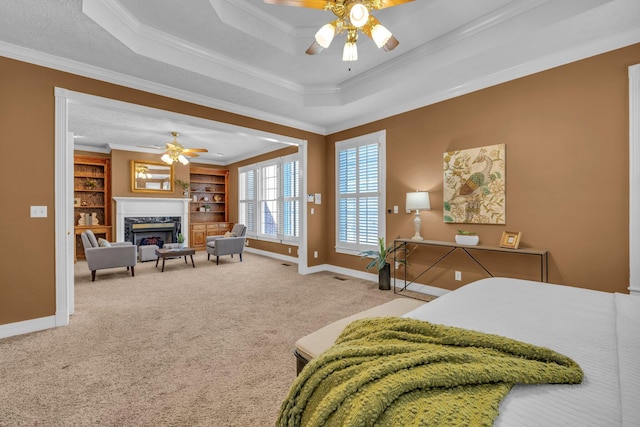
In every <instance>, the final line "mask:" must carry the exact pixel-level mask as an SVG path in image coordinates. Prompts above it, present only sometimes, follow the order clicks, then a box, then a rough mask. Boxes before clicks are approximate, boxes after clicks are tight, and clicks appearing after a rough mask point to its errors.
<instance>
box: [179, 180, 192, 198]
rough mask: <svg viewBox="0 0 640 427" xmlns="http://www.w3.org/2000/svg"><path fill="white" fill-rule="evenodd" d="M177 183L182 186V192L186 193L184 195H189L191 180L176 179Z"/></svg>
mask: <svg viewBox="0 0 640 427" xmlns="http://www.w3.org/2000/svg"><path fill="white" fill-rule="evenodd" d="M176 184H177V185H179V186H180V187H182V194H183V195H184V197H189V181H183V180H181V179H176Z"/></svg>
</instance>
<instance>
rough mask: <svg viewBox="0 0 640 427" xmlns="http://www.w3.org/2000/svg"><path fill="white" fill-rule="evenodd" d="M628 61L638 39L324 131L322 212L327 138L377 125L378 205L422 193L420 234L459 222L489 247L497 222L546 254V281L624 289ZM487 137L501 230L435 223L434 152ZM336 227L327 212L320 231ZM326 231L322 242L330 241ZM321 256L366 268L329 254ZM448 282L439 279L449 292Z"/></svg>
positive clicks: (635, 58) (399, 223)
mask: <svg viewBox="0 0 640 427" xmlns="http://www.w3.org/2000/svg"><path fill="white" fill-rule="evenodd" d="M637 63H640V45H634V46H631V47H628V48H625V49H621V50H616V51H612V52H609V53H607V54H604V55H600V56H597V57H594V58H590V59H586V60H583V61H579V62H575V63H572V64H568V65H566V66H563V67H559V68H556V69H552V70H549V71H545V72H541V73H538V74H535V75H532V76H528V77H525V78H521V79H518V80H515V81H512V82H509V83H506V84H501V85H498V86H495V87H491V88H488V89H485V90H482V91H478V92H475V93H471V94H469V95H465V96H461V97H458V98H455V99H451V100H448V101H445V102H440V103H438V104H435V105H431V106H428V107H424V108H421V109H418V110H414V111H412V112H409V113H406V114H401V115H398V116H395V117H390V118H387V119H384V120H380V121H377V122H374V123H370V124H367V125H365V126H361V127H359V128H357V129H351V130H348V131H345V132H340V133H337V134H334V135H330V136H329V137H328V144H327V155H326V159H327V168H326V170H327V173H326V178H327V188H328V191H329V194H328V197H327V198H326V200H327V204H328V206H327V208H328V209H329V211H331V212H333V210H334V204H335V202H334V197H335V194H334V191H333V188H334V185H335V178H334V174H335V171H334V165H333V162H332V161H331V159H333V158H334V156H335V147H334V144H335V142H336V141H340V140H344V139H348V138H352V137H354V136H357V135H362V134H367V133H371V132H375V131H378V130H382V129H386V131H387V207H392V206H393V205H398V206H399V207H400V211H401V212H402V211H403V209H404V205H405V194H406V193H407V192H408V191H413V190H415V189H422V190H428V191H429V192H430V196H431V207H432V210H431V211H428V212H424V213H422V215H421V217H422V235H423V236H425V237H426V238H429V239H433V240H446V241H453V239H454V235H455V234H456V230H457V229H458V228H464V229H468V230H471V231H475V232H477V233H478V234H479V235H480V239H481V243H483V244H486V245H494V246H497V245H498V244H499V241H500V237H501V234H502V232H503V231H504V230H509V231H520V232H522V243H521V246H523V247H537V248H546V249H548V250H549V253H550V272H549V275H550V281H551V282H556V283H562V284H568V285H572V286H580V287H585V288H590V289H600V290H605V291H617V292H627V286H628V285H629V249H628V248H629V215H628V210H629V202H628V194H629V182H628V180H629V166H628V164H629V157H628V152H629V121H628V116H629V110H628V67H629V66H630V65H634V64H637ZM497 143H504V144H506V156H507V163H506V167H507V171H506V175H507V181H506V186H507V189H506V194H507V202H506V209H507V212H506V219H507V224H506V226H498V225H464V226H463V227H461V226H460V225H459V224H445V223H444V222H443V219H442V155H443V153H444V152H445V151H451V150H458V149H465V148H473V147H480V146H484V145H492V144H497ZM412 221H413V216H412V215H410V214H405V213H400V214H398V215H393V214H390V215H387V236H386V237H387V239H393V238H394V237H396V236H398V235H400V236H403V237H410V236H412V235H413V223H412ZM334 227H335V219H334V218H333V217H332V216H329V217H328V226H327V230H333V229H334ZM327 236H328V240H329V243H330V245H329V247H331V246H332V244H333V243H334V241H335V238H334V236H333V234H330V233H328V234H327ZM509 262H511V261H509ZM328 263H329V264H334V265H339V266H343V267H347V268H354V269H362V267H363V265H364V263H363V261H362V260H360V259H358V258H357V257H351V256H344V255H339V254H335V253H333V252H332V253H330V256H329V258H328ZM504 267H505V268H507V267H508V266H504ZM474 274H475V273H474ZM449 275H450V276H453V274H452V272H450V274H449ZM463 276H465V274H464V272H463ZM471 276H472V277H473V274H472V275H471ZM451 279H453V277H450V278H445V280H442V281H439V282H438V284H439V286H442V287H447V288H450V289H452V288H454V287H455V286H457V284H456V283H454V282H453V281H452V280H451ZM458 283H459V282H458Z"/></svg>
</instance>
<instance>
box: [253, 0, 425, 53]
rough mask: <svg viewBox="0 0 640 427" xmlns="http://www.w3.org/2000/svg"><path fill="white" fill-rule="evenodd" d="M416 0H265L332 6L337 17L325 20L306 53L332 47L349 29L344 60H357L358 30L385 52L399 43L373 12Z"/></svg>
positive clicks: (330, 8)
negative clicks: (339, 36) (338, 37)
mask: <svg viewBox="0 0 640 427" xmlns="http://www.w3.org/2000/svg"><path fill="white" fill-rule="evenodd" d="M411 1H413V0H264V2H265V3H269V4H281V5H287V6H298V7H308V8H312V9H324V10H330V11H331V12H333V13H334V15H336V16H337V17H338V19H336V20H334V21H332V22H330V23H328V24H325V25H324V26H322V27H321V28H320V29H319V30H318V32H317V33H316V37H315V38H316V41H315V42H313V44H311V46H309V49H307V51H306V53H307V55H315V54H317V53H320V52H322V50H323V49H325V48H327V47H329V45H330V44H331V41H333V38H334V37H335V35H336V34H341V33H345V32H346V33H347V42H346V43H345V45H344V50H343V52H342V60H343V61H357V60H358V48H357V47H356V42H357V41H358V31H360V32H361V33H363V34H364V35H366V36H368V37H369V38H371V39H372V40H373V41H374V43H375V44H376V46H378V48H381V49H384V50H385V51H386V52H388V51H390V50H393V49H395V48H396V46H398V44H399V43H400V42H399V41H398V39H396V38H395V37H393V34H391V32H390V31H389V30H387V29H386V28H385V27H384V26H383V25H382V24H380V22H379V21H378V20H377V19H376V18H375V17H374V16H373V15H371V14H370V12H371V11H372V10H378V9H384V8H387V7H392V6H397V5H400V4H403V3H409V2H411Z"/></svg>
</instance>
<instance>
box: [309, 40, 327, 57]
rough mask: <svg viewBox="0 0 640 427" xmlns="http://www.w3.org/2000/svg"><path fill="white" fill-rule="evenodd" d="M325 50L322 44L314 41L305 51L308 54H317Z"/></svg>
mask: <svg viewBox="0 0 640 427" xmlns="http://www.w3.org/2000/svg"><path fill="white" fill-rule="evenodd" d="M323 50H324V48H323V47H322V46H320V45H319V44H318V42H313V43H312V44H311V46H309V49H307V50H306V51H305V53H306V54H307V55H316V54H318V53H320V52H322V51H323Z"/></svg>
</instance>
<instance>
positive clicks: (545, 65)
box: [327, 28, 640, 135]
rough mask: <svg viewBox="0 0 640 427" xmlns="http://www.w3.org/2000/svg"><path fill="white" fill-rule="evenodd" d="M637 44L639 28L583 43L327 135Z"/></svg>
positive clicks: (338, 126) (338, 127)
mask: <svg viewBox="0 0 640 427" xmlns="http://www.w3.org/2000/svg"><path fill="white" fill-rule="evenodd" d="M635 43H640V28H639V29H635V30H631V31H628V32H626V33H622V34H616V35H615V36H611V37H608V38H605V39H599V40H596V41H591V42H588V43H584V44H582V45H580V46H577V47H572V48H570V49H566V50H563V51H559V52H555V53H553V54H551V55H547V56H544V57H542V58H538V59H535V60H533V61H530V62H527V63H523V64H518V65H515V66H513V67H510V68H508V69H505V70H500V71H497V72H495V73H490V74H487V75H484V76H480V77H479V78H477V79H474V80H472V81H468V82H463V83H461V84H459V85H455V86H452V87H448V88H445V89H443V90H440V91H438V92H434V93H429V94H427V95H425V96H423V97H418V98H415V99H413V100H411V101H410V102H408V103H403V104H396V105H391V106H389V107H388V108H382V109H379V110H377V111H376V112H374V113H371V114H368V115H367V116H366V117H356V118H354V119H353V120H347V121H344V122H342V123H339V124H336V125H335V126H330V127H328V128H327V134H328V135H330V134H333V133H336V132H341V131H344V130H347V129H351V128H354V127H358V126H362V125H364V124H367V123H371V122H374V121H377V120H382V119H385V118H387V117H391V116H394V115H397V114H401V113H405V112H407V111H411V110H415V109H417V108H422V107H426V106H428V105H432V104H436V103H438V102H442V101H446V100H448V99H452V98H456V97H458V96H462V95H466V94H469V93H472V92H475V91H478V90H481V89H486V88H488V87H491V86H495V85H498V84H502V83H506V82H508V81H511V80H515V79H518V78H521V77H525V76H528V75H531V74H535V73H538V72H541V71H545V70H549V69H552V68H556V67H559V66H562V65H566V64H569V63H571V62H575V61H580V60H583V59H586V58H589V57H592V56H596V55H600V54H603V53H606V52H609V51H612V50H615V49H621V48H623V47H626V46H630V45H632V44H635ZM382 104H384V103H382ZM385 105H386V104H385Z"/></svg>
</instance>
